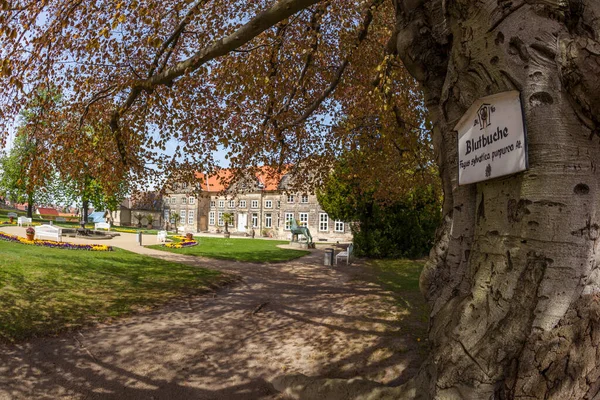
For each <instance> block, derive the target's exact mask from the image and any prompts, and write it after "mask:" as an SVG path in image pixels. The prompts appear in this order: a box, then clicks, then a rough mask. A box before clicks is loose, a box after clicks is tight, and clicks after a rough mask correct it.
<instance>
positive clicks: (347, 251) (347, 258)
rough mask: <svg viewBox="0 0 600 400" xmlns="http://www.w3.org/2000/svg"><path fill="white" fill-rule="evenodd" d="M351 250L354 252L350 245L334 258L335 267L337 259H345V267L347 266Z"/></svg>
mask: <svg viewBox="0 0 600 400" xmlns="http://www.w3.org/2000/svg"><path fill="white" fill-rule="evenodd" d="M353 250H354V246H353V245H352V244H350V246H348V249H347V250H346V251H340V252H339V253H338V254H337V255H336V256H335V265H337V263H338V258H345V259H346V265H348V263H349V262H350V257H352V251H353Z"/></svg>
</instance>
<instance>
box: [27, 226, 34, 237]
mask: <svg viewBox="0 0 600 400" xmlns="http://www.w3.org/2000/svg"><path fill="white" fill-rule="evenodd" d="M25 233H26V234H28V235H35V229H33V228H32V227H31V226H30V227H29V228H27V229H25Z"/></svg>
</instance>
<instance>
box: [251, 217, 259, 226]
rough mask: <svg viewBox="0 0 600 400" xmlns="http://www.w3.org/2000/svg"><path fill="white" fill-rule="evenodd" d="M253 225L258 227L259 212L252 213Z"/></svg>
mask: <svg viewBox="0 0 600 400" xmlns="http://www.w3.org/2000/svg"><path fill="white" fill-rule="evenodd" d="M252 227H253V228H258V213H252Z"/></svg>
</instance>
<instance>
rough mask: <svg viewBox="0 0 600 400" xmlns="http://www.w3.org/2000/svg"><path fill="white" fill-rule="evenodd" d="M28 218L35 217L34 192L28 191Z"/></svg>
mask: <svg viewBox="0 0 600 400" xmlns="http://www.w3.org/2000/svg"><path fill="white" fill-rule="evenodd" d="M27 218H33V193H27Z"/></svg>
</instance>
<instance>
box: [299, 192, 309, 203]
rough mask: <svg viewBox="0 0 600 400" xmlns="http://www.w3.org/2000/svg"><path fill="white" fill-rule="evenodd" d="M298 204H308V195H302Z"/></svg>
mask: <svg viewBox="0 0 600 400" xmlns="http://www.w3.org/2000/svg"><path fill="white" fill-rule="evenodd" d="M300 203H304V204H306V203H308V195H307V194H303V195H302V197H300Z"/></svg>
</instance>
